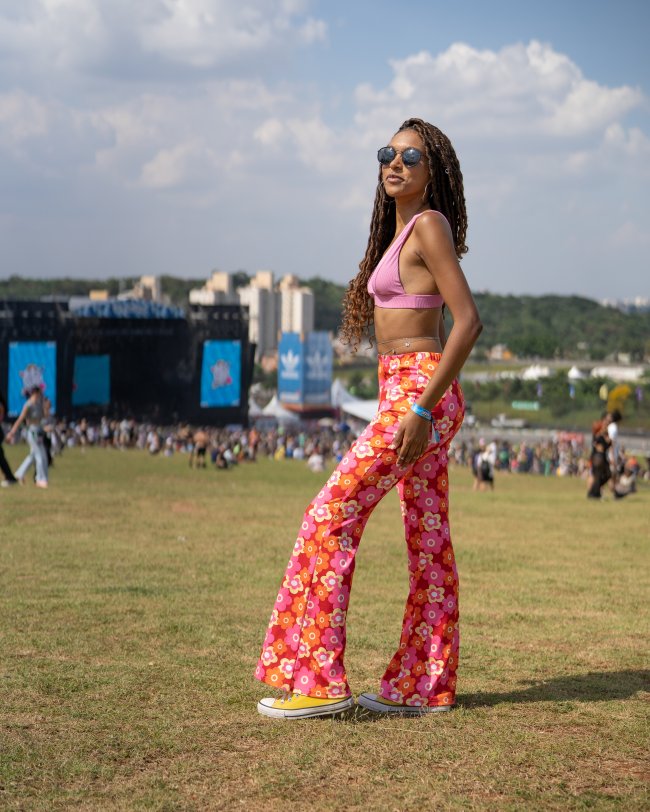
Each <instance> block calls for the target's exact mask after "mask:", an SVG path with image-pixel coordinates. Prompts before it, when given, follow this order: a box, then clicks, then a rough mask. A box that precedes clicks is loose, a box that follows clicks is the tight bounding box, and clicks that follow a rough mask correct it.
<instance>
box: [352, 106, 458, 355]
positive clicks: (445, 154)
mask: <svg viewBox="0 0 650 812" xmlns="http://www.w3.org/2000/svg"><path fill="white" fill-rule="evenodd" d="M402 130H414V131H415V132H416V133H417V134H418V135H419V136H420V138H421V139H422V141H423V143H424V147H425V153H426V156H427V162H428V166H429V177H430V180H429V183H428V184H427V202H428V203H429V205H430V206H431V208H432V209H435V210H437V211H439V212H441V213H442V214H444V215H445V217H446V218H447V220H448V221H449V225H450V226H451V232H452V235H453V238H454V246H455V248H456V255H457V256H458V258H459V259H460V258H461V257H462V256H463V254H466V253H467V250H468V249H467V245H466V244H465V238H466V235H467V210H466V207H465V194H464V192H463V174H462V172H461V171H460V163H459V162H458V158H457V156H456V152H455V151H454V148H453V147H452V145H451V142H450V141H449V139H448V138H447V136H446V135H445V134H444V133H443V132H442V131H441V130H439V129H438V128H437V127H434V126H433V125H432V124H428V123H427V122H426V121H422V119H420V118H409V119H407V120H406V121H405V122H404V123H403V124H402V126H401V127H400V128H399V130H398V132H402ZM394 234H395V203H394V201H393V199H392V198H391V197H389V196H388V195H387V194H386V192H385V191H384V185H383V183H382V182H381V167H380V169H379V182H378V184H377V192H376V194H375V204H374V207H373V210H372V218H371V221H370V235H369V237H368V245H367V247H366V253H365V256H364V258H363V259H362V260H361V262H360V263H359V273H358V274H357V275H356V276H355V277H354V279H353V280H352V281H351V282H350V284H349V286H348V289H347V291H346V293H345V296H344V298H343V325H342V327H341V336H342V338H343V341H345V342H346V343H348V344H351V345H352V348H353V349H354V350H356V349H357V347H358V346H359V342H360V340H361V338H362V336H363V335H364V333H367V332H368V331H369V328H370V327H371V326H372V324H373V321H374V302H373V300H372V297H371V296H370V294H369V293H368V288H367V285H368V280H369V279H370V276H371V274H372V272H373V270H374V269H375V267H376V266H377V263H378V262H379V260H380V259H381V257H382V256H383V254H384V252H385V251H386V248H388V246H389V244H390V242H391V240H392V238H393V236H394ZM371 344H372V340H371Z"/></svg>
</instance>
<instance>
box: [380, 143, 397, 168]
mask: <svg viewBox="0 0 650 812" xmlns="http://www.w3.org/2000/svg"><path fill="white" fill-rule="evenodd" d="M394 158H395V150H394V149H393V148H392V147H382V148H381V149H380V150H378V152H377V160H378V161H379V163H380V164H384V166H385V165H386V164H389V163H390V162H391V161H392V160H394Z"/></svg>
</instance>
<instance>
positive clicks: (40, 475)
mask: <svg viewBox="0 0 650 812" xmlns="http://www.w3.org/2000/svg"><path fill="white" fill-rule="evenodd" d="M45 417H46V409H45V403H44V400H43V392H42V391H41V388H40V387H39V386H34V387H33V388H32V389H31V390H30V392H29V397H28V398H27V400H26V401H25V405H24V406H23V408H22V411H21V412H20V414H19V415H18V418H17V420H16V422H15V423H14V424H13V426H12V427H11V429H10V431H9V433H8V434H7V440H9V441H11V440H13V438H14V437H15V436H16V432H17V431H18V429H19V428H20V426H21V425H22V424H23V423H25V424H26V426H27V443H28V445H29V454H28V455H27V456H26V457H25V459H24V460H23V461H22V463H21V464H20V467H19V468H18V470H17V471H16V474H15V476H16V479H17V480H18V481H19V482H21V483H24V482H25V474H26V473H27V471H28V470H29V467H30V465H31V464H32V463H34V464H35V466H36V485H37V487H39V488H47V486H48V482H47V452H46V450H45V445H44V442H43V420H44V418H45Z"/></svg>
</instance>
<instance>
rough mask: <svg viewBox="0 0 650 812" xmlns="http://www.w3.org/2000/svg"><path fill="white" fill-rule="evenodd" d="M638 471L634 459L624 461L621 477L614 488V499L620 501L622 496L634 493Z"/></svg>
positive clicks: (637, 465)
mask: <svg viewBox="0 0 650 812" xmlns="http://www.w3.org/2000/svg"><path fill="white" fill-rule="evenodd" d="M639 470H640V468H639V463H638V462H637V459H636V457H628V458H627V459H626V460H625V462H624V464H623V470H622V472H621V475H620V476H619V478H618V481H617V483H616V485H615V487H614V497H615V498H616V499H622V498H623V497H624V496H629V495H630V494H631V493H636V480H637V476H638V474H639Z"/></svg>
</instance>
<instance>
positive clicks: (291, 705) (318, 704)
mask: <svg viewBox="0 0 650 812" xmlns="http://www.w3.org/2000/svg"><path fill="white" fill-rule="evenodd" d="M352 707H354V699H353V698H352V697H351V696H346V697H343V699H316V698H315V697H312V696H303V695H302V694H291V696H289V697H282V698H281V699H275V698H274V697H269V698H267V699H261V700H260V701H259V702H258V703H257V710H258V711H259V712H260V713H261V714H262V715H264V716H271V717H272V718H274V719H313V718H314V717H315V716H335V715H336V714H337V713H344V712H345V711H346V710H349V709H350V708H352Z"/></svg>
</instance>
